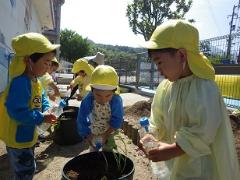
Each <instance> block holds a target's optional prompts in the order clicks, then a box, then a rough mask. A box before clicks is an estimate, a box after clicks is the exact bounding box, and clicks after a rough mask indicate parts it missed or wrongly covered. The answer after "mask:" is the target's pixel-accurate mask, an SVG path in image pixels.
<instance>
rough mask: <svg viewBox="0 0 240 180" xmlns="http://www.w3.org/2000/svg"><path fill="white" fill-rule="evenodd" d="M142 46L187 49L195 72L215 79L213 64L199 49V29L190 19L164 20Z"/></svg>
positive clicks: (206, 77) (190, 65) (200, 75)
mask: <svg viewBox="0 0 240 180" xmlns="http://www.w3.org/2000/svg"><path fill="white" fill-rule="evenodd" d="M142 46H143V47H144V48H147V49H164V48H175V49H180V48H183V49H185V50H186V51H187V61H188V65H189V67H190V69H191V71H192V72H193V74H195V75H196V76H198V77H200V78H203V79H214V75H215V71H214V68H213V66H212V65H211V63H210V62H209V60H208V59H207V57H206V56H204V55H203V53H201V52H200V51H199V33H198V30H197V29H196V28H195V27H194V26H193V25H192V24H191V23H189V22H188V21H185V20H178V19H176V20H169V21H167V22H164V23H163V24H161V25H160V26H158V27H157V28H156V29H155V31H154V32H153V34H152V36H151V38H150V40H149V41H146V42H145V43H143V44H142Z"/></svg>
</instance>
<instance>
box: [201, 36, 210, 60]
mask: <svg viewBox="0 0 240 180" xmlns="http://www.w3.org/2000/svg"><path fill="white" fill-rule="evenodd" d="M200 51H201V52H203V53H204V54H205V55H206V56H210V55H211V45H210V41H208V40H205V41H200Z"/></svg>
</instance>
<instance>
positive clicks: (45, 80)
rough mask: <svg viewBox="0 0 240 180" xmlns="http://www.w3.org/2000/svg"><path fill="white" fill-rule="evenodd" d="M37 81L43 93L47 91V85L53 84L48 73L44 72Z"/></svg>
mask: <svg viewBox="0 0 240 180" xmlns="http://www.w3.org/2000/svg"><path fill="white" fill-rule="evenodd" d="M39 80H40V82H41V84H42V87H43V88H44V90H45V91H48V86H49V84H51V83H53V82H54V81H53V78H52V76H51V75H50V74H49V73H48V72H46V73H45V74H44V75H43V76H42V77H40V78H39Z"/></svg>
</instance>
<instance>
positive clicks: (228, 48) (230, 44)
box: [227, 5, 238, 63]
mask: <svg viewBox="0 0 240 180" xmlns="http://www.w3.org/2000/svg"><path fill="white" fill-rule="evenodd" d="M236 7H238V6H236V5H234V6H233V12H232V17H231V21H230V32H229V35H228V47H227V60H228V63H230V61H231V46H232V31H233V29H234V28H233V18H234V16H235V9H236Z"/></svg>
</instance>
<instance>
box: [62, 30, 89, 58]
mask: <svg viewBox="0 0 240 180" xmlns="http://www.w3.org/2000/svg"><path fill="white" fill-rule="evenodd" d="M60 44H61V47H60V51H61V53H60V57H61V58H63V59H64V60H66V61H69V62H74V61H75V60H76V59H79V58H81V57H84V56H86V55H88V54H89V53H90V52H91V45H90V43H89V42H88V39H87V38H85V39H83V38H82V37H81V36H80V35H79V34H77V33H76V32H74V31H71V30H68V29H64V30H62V31H61V33H60Z"/></svg>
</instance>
